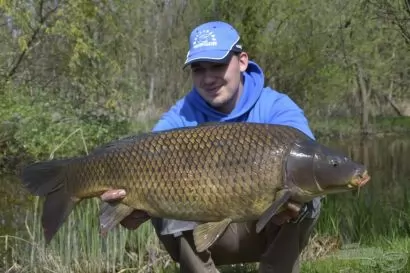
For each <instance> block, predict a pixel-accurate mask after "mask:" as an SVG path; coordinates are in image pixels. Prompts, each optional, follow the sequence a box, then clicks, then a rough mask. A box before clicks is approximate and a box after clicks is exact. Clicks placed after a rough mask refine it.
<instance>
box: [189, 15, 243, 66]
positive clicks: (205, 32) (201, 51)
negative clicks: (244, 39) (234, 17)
mask: <svg viewBox="0 0 410 273" xmlns="http://www.w3.org/2000/svg"><path fill="white" fill-rule="evenodd" d="M239 40H240V36H239V34H238V32H237V31H236V29H235V28H234V27H232V26H231V25H230V24H227V23H225V22H221V21H213V22H208V23H205V24H202V25H200V26H198V27H196V28H195V29H194V30H193V31H192V32H191V35H190V37H189V51H188V54H187V56H186V60H185V63H184V67H185V66H187V65H189V64H191V63H193V62H199V61H208V62H217V63H226V62H228V61H229V57H230V56H231V54H230V53H232V52H241V51H242V45H240V44H239Z"/></svg>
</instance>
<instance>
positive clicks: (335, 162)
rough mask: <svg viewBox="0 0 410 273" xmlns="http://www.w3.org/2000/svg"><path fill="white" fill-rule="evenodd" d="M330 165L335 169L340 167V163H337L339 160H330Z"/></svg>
mask: <svg viewBox="0 0 410 273" xmlns="http://www.w3.org/2000/svg"><path fill="white" fill-rule="evenodd" d="M330 164H331V165H332V166H333V167H335V168H336V167H337V166H339V162H337V160H335V159H331V160H330Z"/></svg>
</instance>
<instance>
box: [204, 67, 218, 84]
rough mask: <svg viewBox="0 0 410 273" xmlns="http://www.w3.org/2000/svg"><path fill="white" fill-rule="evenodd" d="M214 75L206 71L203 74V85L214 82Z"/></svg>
mask: <svg viewBox="0 0 410 273" xmlns="http://www.w3.org/2000/svg"><path fill="white" fill-rule="evenodd" d="M215 79H216V77H215V73H213V72H212V71H210V70H209V69H207V70H206V71H205V73H204V78H203V83H204V84H211V83H213V82H214V81H215Z"/></svg>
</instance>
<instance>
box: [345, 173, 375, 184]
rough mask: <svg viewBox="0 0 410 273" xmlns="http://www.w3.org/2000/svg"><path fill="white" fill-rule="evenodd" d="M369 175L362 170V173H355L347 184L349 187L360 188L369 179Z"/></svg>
mask: <svg viewBox="0 0 410 273" xmlns="http://www.w3.org/2000/svg"><path fill="white" fill-rule="evenodd" d="M370 178H371V177H370V175H369V174H368V172H367V171H364V172H363V173H362V174H358V175H355V176H354V177H353V179H352V180H351V181H350V183H349V184H348V187H349V188H360V187H363V186H364V185H366V184H367V182H369V180H370Z"/></svg>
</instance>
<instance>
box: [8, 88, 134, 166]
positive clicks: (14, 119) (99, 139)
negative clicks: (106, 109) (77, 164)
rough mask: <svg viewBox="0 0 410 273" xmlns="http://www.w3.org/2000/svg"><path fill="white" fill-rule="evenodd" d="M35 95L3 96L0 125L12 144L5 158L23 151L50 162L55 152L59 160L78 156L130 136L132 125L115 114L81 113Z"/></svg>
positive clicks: (65, 104) (63, 104) (10, 94)
mask: <svg viewBox="0 0 410 273" xmlns="http://www.w3.org/2000/svg"><path fill="white" fill-rule="evenodd" d="M19 91H20V90H19ZM36 94H37V95H36V97H33V98H32V97H30V96H22V95H21V93H20V92H18V91H16V90H13V92H11V91H8V92H6V93H5V94H4V95H3V96H2V99H1V100H0V117H1V119H0V124H2V126H3V130H2V132H4V133H7V134H8V136H7V141H9V142H8V145H7V149H6V150H3V155H5V154H14V153H15V152H16V151H19V150H20V148H21V147H23V148H24V151H25V152H26V153H28V154H29V155H31V156H33V157H34V158H42V159H45V158H48V157H49V156H50V155H51V153H52V152H53V151H55V150H56V149H57V151H56V152H55V154H54V155H55V156H58V157H62V156H73V155H79V154H84V153H85V152H86V151H87V150H88V149H91V148H94V147H95V146H97V145H100V144H102V143H104V142H108V141H111V140H113V139H116V138H118V137H121V136H124V135H126V134H128V133H129V123H128V122H127V121H126V120H125V119H123V120H120V119H119V118H118V117H117V116H116V115H115V113H103V114H101V115H99V113H98V112H82V111H81V110H80V109H76V108H75V107H73V106H72V105H71V104H68V103H64V102H62V101H60V100H57V99H50V97H49V95H48V93H47V92H43V91H40V90H36ZM73 133H75V134H73ZM70 135H71V136H70ZM69 136H70V137H69ZM68 137H69V138H68ZM67 138H68V139H67ZM61 144H63V145H61ZM60 145H61V146H60Z"/></svg>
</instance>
